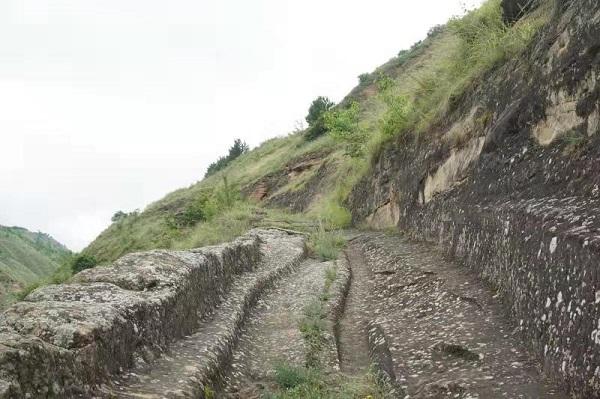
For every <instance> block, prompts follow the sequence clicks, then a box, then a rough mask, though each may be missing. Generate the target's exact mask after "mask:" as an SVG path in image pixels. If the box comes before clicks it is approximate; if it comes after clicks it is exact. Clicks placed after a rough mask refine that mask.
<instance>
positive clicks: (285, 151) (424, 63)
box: [83, 31, 458, 262]
mask: <svg viewBox="0 0 600 399" xmlns="http://www.w3.org/2000/svg"><path fill="white" fill-rule="evenodd" d="M457 43H458V42H457V40H456V37H455V35H453V34H452V33H451V32H448V31H433V32H432V34H431V35H430V36H429V37H428V38H426V39H425V40H424V41H423V42H421V43H418V44H416V45H415V46H414V47H413V48H412V49H411V50H409V51H403V52H401V53H400V54H401V55H399V56H397V57H393V58H392V59H391V60H390V61H389V62H388V63H386V64H385V65H383V66H381V67H379V68H377V69H376V70H375V71H373V72H372V73H370V74H368V76H369V78H368V79H367V80H364V81H362V82H361V83H360V84H359V85H358V86H357V87H356V88H354V89H353V90H352V91H351V93H350V94H349V95H348V96H347V97H346V98H345V99H344V100H343V101H342V102H341V104H340V107H344V106H345V105H346V104H350V103H352V102H356V103H358V104H360V125H361V128H362V129H364V130H365V132H367V134H368V135H369V136H370V139H369V142H368V143H367V144H366V146H368V147H369V148H371V147H377V146H378V145H379V143H380V142H381V141H382V137H381V135H380V133H379V124H380V120H381V119H382V118H383V116H384V114H385V112H386V110H387V105H386V104H385V102H384V100H383V98H382V97H381V95H379V94H380V90H379V88H378V86H379V82H380V80H381V77H383V76H387V77H389V78H391V79H393V81H394V82H395V83H394V89H393V90H394V92H397V93H413V92H414V91H415V89H416V86H418V83H417V81H418V79H419V77H420V76H425V75H427V74H429V73H433V71H435V69H436V65H439V64H440V63H443V62H444V60H445V59H446V58H447V57H448V56H447V54H449V53H452V52H453V51H454V49H455V48H456V46H457ZM368 160H369V155H368V153H365V156H364V157H361V158H351V157H348V156H346V155H345V150H344V145H343V144H342V143H339V142H338V141H336V140H334V139H333V138H332V137H330V136H329V135H324V136H321V137H319V138H317V139H316V140H314V141H310V140H307V139H306V138H305V132H303V131H302V132H296V133H293V134H290V135H287V136H282V137H278V138H274V139H271V140H268V141H266V142H265V143H263V144H261V145H260V146H259V147H257V148H255V149H253V150H252V151H250V152H249V153H247V154H244V155H242V156H241V157H239V158H238V159H236V160H235V161H234V162H233V163H231V164H230V165H229V166H228V167H227V168H226V169H225V170H223V171H220V172H218V173H216V174H214V175H212V176H210V177H208V178H206V179H204V180H202V181H199V182H197V183H195V184H193V185H191V186H190V187H188V188H183V189H180V190H177V191H175V192H173V193H171V194H169V195H167V196H166V197H165V198H163V199H161V200H159V201H157V202H155V203H153V204H151V205H149V206H148V207H147V208H146V209H145V210H144V211H143V212H141V213H140V214H137V213H136V214H132V215H129V216H128V217H126V218H124V219H122V220H119V221H118V222H115V223H113V224H112V225H111V226H110V227H109V228H108V229H106V230H105V231H104V232H103V233H102V234H101V235H100V236H99V237H98V238H97V239H96V240H95V241H94V242H92V243H91V244H90V245H89V246H88V247H87V248H86V249H85V250H84V251H83V252H84V253H85V254H88V255H92V256H94V257H96V259H98V261H100V262H110V261H114V260H115V259H117V258H118V257H119V256H122V255H124V254H126V253H130V252H132V251H138V250H148V249H155V248H177V249H188V248H193V247H198V246H201V245H210V244H214V243H217V242H223V241H227V240H229V239H231V238H233V237H235V236H237V235H240V234H242V233H243V232H244V231H247V230H248V229H250V228H251V227H254V226H263V225H265V224H266V225H267V226H271V225H273V223H272V222H273V220H275V221H277V222H282V223H283V225H282V227H290V226H291V227H294V228H299V229H302V226H303V225H305V224H306V223H307V222H316V221H325V222H327V224H330V225H333V226H336V227H343V226H346V225H348V224H349V222H350V215H349V213H348V211H347V210H345V209H344V207H343V202H344V201H345V198H346V197H347V196H348V194H349V192H350V190H351V188H352V187H353V185H354V184H355V183H356V182H357V181H358V179H359V178H360V177H361V176H362V175H363V174H364V173H365V172H366V170H367V169H368V167H369V166H368ZM224 177H226V178H227V181H228V184H229V185H230V186H231V187H232V188H233V189H235V190H237V191H238V192H239V193H240V194H241V196H242V197H243V198H244V199H246V203H244V204H243V205H241V206H237V207H235V209H232V210H231V209H229V210H226V211H224V212H222V213H223V214H220V215H218V217H216V218H215V221H214V222H213V223H207V222H206V221H200V222H198V223H191V224H187V225H183V226H182V225H176V223H173V221H174V220H175V219H176V218H177V217H178V215H182V214H185V213H186V210H188V209H190V208H192V207H193V206H194V204H196V203H197V202H198V201H201V199H202V198H203V197H205V196H207V195H212V193H214V192H215V191H220V190H221V188H222V186H223V178H224ZM256 205H260V208H261V209H258V208H257V207H256ZM265 208H266V209H265ZM273 208H275V209H283V210H285V211H287V212H292V213H295V214H297V213H302V216H301V217H297V216H296V217H294V216H290V215H289V214H282V213H277V214H275V215H273V214H269V215H264V214H263V212H265V211H268V212H272V211H270V210H269V209H273ZM290 218H291V219H292V220H290ZM276 225H279V224H276Z"/></svg>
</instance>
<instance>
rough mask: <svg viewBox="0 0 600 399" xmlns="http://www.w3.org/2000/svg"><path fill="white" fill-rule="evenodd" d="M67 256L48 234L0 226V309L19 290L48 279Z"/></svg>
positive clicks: (68, 252)
mask: <svg viewBox="0 0 600 399" xmlns="http://www.w3.org/2000/svg"><path fill="white" fill-rule="evenodd" d="M70 254H71V251H69V250H68V249H67V247H65V246H64V245H62V244H61V243H59V242H58V241H56V240H55V239H54V238H52V237H50V236H49V235H48V234H45V233H40V232H38V233H34V232H31V231H29V230H27V229H24V228H22V227H6V226H0V306H2V305H5V304H6V303H7V302H8V301H10V298H11V295H13V294H15V293H16V292H18V291H19V290H21V289H23V288H25V287H27V286H29V285H31V284H35V283H36V282H38V281H40V280H42V279H44V278H47V277H49V276H50V275H52V273H54V272H55V271H56V269H57V268H58V267H59V266H60V264H61V263H62V262H63V261H64V260H65V259H66V258H68V257H69V256H70Z"/></svg>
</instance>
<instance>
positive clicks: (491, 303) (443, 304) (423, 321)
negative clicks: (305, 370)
mask: <svg viewBox="0 0 600 399" xmlns="http://www.w3.org/2000/svg"><path fill="white" fill-rule="evenodd" d="M347 257H348V259H349V261H350V266H351V270H352V273H353V277H354V278H353V288H352V289H351V291H350V292H351V295H352V293H354V292H356V293H357V296H356V298H354V299H353V298H352V297H350V298H349V302H348V307H347V310H346V311H347V314H346V315H345V316H344V319H343V320H344V321H343V325H342V328H347V329H349V331H348V330H347V331H346V332H344V329H342V331H341V337H342V339H341V348H340V353H342V355H343V356H342V367H343V368H344V369H346V370H348V371H350V372H354V371H356V369H357V368H358V369H360V368H361V367H364V366H363V362H364V359H363V358H362V357H361V356H358V355H357V354H356V353H354V352H355V351H358V350H360V348H363V347H364V344H363V342H364V340H363V339H360V338H358V336H357V334H358V330H356V328H357V327H359V328H360V329H362V330H363V334H365V335H366V332H365V331H364V326H365V324H366V323H370V324H369V334H371V343H370V344H369V349H370V350H371V351H373V350H374V351H375V352H380V353H383V354H384V356H383V357H379V358H378V359H374V360H378V361H381V360H382V359H383V363H388V364H376V366H379V367H380V368H382V369H384V370H386V369H388V370H390V373H391V374H393V375H392V377H393V378H395V379H396V382H397V383H398V385H400V386H401V387H402V388H403V389H404V390H405V391H406V394H408V395H409V397H410V398H411V399H412V398H447V397H452V398H462V399H468V398H470V399H473V398H480V399H494V398H512V399H516V398H528V399H538V398H565V397H566V396H565V395H564V394H562V393H561V392H560V391H559V390H558V389H557V388H556V387H555V386H554V385H553V384H552V383H551V382H550V381H548V380H547V379H545V377H544V375H543V374H541V373H540V371H539V363H538V362H537V361H536V360H535V359H533V358H532V357H531V356H530V355H529V353H528V351H527V350H526V349H525V348H524V346H523V344H522V342H521V340H520V338H519V334H518V326H513V325H511V324H510V323H509V322H508V321H507V317H506V314H505V311H504V309H503V307H502V304H501V303H500V300H499V298H498V297H497V296H496V295H495V293H494V292H493V291H491V290H490V288H489V287H487V286H485V285H484V284H483V283H482V282H481V280H479V279H478V278H477V277H476V276H475V275H474V274H473V273H471V272H470V271H468V270H466V269H464V268H461V267H459V266H458V265H457V264H455V263H453V262H448V261H446V260H444V258H443V257H442V255H441V254H440V253H439V252H438V251H437V250H436V248H435V247H434V246H431V245H427V244H419V243H414V242H411V241H408V240H405V239H403V238H399V237H391V236H386V235H384V234H378V233H365V234H363V235H361V237H359V238H358V239H356V240H353V241H352V242H351V244H350V246H349V248H348V250H347ZM361 279H362V281H361ZM352 320H355V322H353V321H352ZM352 324H356V325H355V326H354V327H353V326H352ZM374 334H375V335H376V336H373V335H374ZM363 350H364V349H363ZM401 397H402V396H401Z"/></svg>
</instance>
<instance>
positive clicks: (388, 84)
mask: <svg viewBox="0 0 600 399" xmlns="http://www.w3.org/2000/svg"><path fill="white" fill-rule="evenodd" d="M394 84H395V83H394V79H392V78H390V77H389V76H387V75H385V74H383V73H380V74H379V75H378V76H377V88H378V89H379V92H385V91H388V90H389V89H390V88H392V87H393V86H394Z"/></svg>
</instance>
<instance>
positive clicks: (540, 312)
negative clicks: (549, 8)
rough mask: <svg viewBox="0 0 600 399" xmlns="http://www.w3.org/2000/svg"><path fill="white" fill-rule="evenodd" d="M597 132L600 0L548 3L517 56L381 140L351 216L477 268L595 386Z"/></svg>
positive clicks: (538, 340) (556, 367)
mask: <svg viewBox="0 0 600 399" xmlns="http://www.w3.org/2000/svg"><path fill="white" fill-rule="evenodd" d="M504 3H505V8H506V7H508V8H509V9H511V10H515V9H517V8H515V7H518V6H519V4H517V3H518V1H505V2H504ZM508 3H511V4H508ZM507 4H508V5H507ZM521 6H522V5H521ZM518 9H519V10H523V8H521V7H518ZM525 11H527V10H526V9H525ZM521 14H522V13H521ZM515 19H518V16H515V15H514V14H513V15H512V16H511V20H513V21H514V20H515ZM599 133H600V3H598V2H597V1H594V0H579V1H560V2H558V3H557V5H556V10H555V12H554V16H553V19H552V22H551V23H550V24H548V25H547V26H546V27H545V28H544V29H543V30H542V32H540V33H539V34H538V36H537V37H536V39H535V40H534V43H533V44H532V45H531V46H530V48H529V49H528V50H527V51H526V53H525V54H524V55H523V56H521V57H519V58H518V59H513V60H510V61H509V62H508V63H506V64H505V65H503V66H501V67H498V68H496V69H494V70H492V71H490V72H489V73H487V75H486V76H485V77H484V78H483V79H482V80H481V81H480V82H479V83H478V84H476V85H475V86H474V87H471V88H470V89H469V90H468V91H467V92H466V93H465V94H464V95H462V96H461V98H459V99H457V100H456V101H455V102H454V106H453V107H452V108H451V110H450V111H449V112H448V113H447V115H446V116H445V117H444V119H443V120H442V122H440V123H439V124H437V125H435V126H434V127H432V128H431V129H430V130H429V131H428V132H427V134H422V135H420V136H419V137H414V136H410V135H405V136H403V137H401V138H399V139H397V140H395V142H394V143H392V144H391V145H389V146H387V147H386V148H385V149H384V150H383V151H382V152H381V154H380V155H379V157H378V158H377V160H376V163H375V166H374V168H373V169H372V171H371V172H369V174H368V176H366V177H365V178H363V179H362V181H361V183H360V184H359V185H358V186H357V187H356V188H355V189H354V191H353V193H352V195H351V197H350V199H349V205H350V207H351V209H352V212H353V219H354V221H355V222H362V221H366V222H367V223H368V224H370V225H372V226H375V227H386V226H389V227H391V226H398V227H399V228H400V229H401V230H405V231H407V232H409V233H410V234H411V235H412V236H413V237H415V238H418V239H425V240H429V241H435V242H437V243H439V244H441V245H442V246H443V247H444V248H445V250H446V251H447V252H448V253H449V254H451V255H454V256H456V257H458V258H460V259H461V260H462V261H463V262H464V263H465V264H466V265H467V266H468V267H469V268H471V269H473V270H474V271H476V272H477V273H479V274H480V275H481V276H482V277H483V278H484V279H485V280H487V281H488V282H489V283H490V284H491V285H492V286H493V287H495V289H497V290H498V292H499V293H500V294H501V295H502V297H503V298H504V301H505V304H506V308H507V310H508V312H509V313H510V315H511V317H512V319H513V320H514V322H515V327H516V329H517V330H518V331H519V333H520V334H521V335H522V336H523V338H524V339H525V340H526V342H528V343H529V345H530V346H531V347H532V348H533V349H534V350H535V352H536V353H537V355H538V356H539V357H540V359H542V361H543V363H544V366H545V370H546V371H547V372H548V373H550V374H551V375H554V376H555V377H556V378H557V379H559V380H561V381H563V382H564V384H566V386H567V387H568V389H569V390H570V391H571V392H572V394H573V396H574V397H581V398H591V397H598V395H599V392H600V274H598V272H597V269H598V259H599V256H600V220H598V209H600V134H599Z"/></svg>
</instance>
